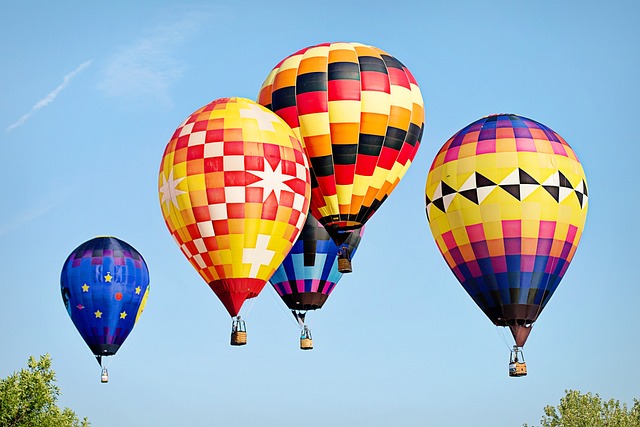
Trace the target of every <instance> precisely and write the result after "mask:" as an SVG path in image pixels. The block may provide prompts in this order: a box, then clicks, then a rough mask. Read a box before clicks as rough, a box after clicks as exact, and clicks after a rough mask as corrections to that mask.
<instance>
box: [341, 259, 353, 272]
mask: <svg viewBox="0 0 640 427" xmlns="http://www.w3.org/2000/svg"><path fill="white" fill-rule="evenodd" d="M338 271H339V272H340V273H351V272H352V271H353V269H352V268H351V261H349V260H348V259H347V258H338Z"/></svg>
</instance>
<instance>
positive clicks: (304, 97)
mask: <svg viewBox="0 0 640 427" xmlns="http://www.w3.org/2000/svg"><path fill="white" fill-rule="evenodd" d="M296 103H297V104H298V114H299V115H300V116H304V115H305V114H313V113H326V112H327V111H329V104H328V103H327V92H307V93H301V94H300V95H297V96H296Z"/></svg>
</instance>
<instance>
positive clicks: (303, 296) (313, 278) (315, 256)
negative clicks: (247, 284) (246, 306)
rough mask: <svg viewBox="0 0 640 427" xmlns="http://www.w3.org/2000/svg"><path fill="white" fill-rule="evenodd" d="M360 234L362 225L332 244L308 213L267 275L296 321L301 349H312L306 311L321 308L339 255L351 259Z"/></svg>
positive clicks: (336, 273) (334, 280)
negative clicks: (299, 332)
mask: <svg viewBox="0 0 640 427" xmlns="http://www.w3.org/2000/svg"><path fill="white" fill-rule="evenodd" d="M363 233H364V227H362V228H360V229H358V230H355V231H353V232H352V233H351V234H350V235H349V237H348V238H347V239H346V240H345V241H344V243H342V244H341V245H340V246H336V244H335V243H334V242H333V240H332V239H331V237H330V236H329V233H328V232H327V230H326V229H325V228H324V227H323V226H322V224H320V223H319V222H318V220H316V219H315V218H314V217H313V216H312V215H308V216H307V220H306V222H305V224H304V227H303V228H302V233H300V237H298V240H297V241H296V242H295V243H294V245H293V247H292V248H291V251H290V252H289V254H288V255H287V256H286V257H285V259H284V261H283V262H282V264H281V265H280V267H278V269H277V270H276V271H275V273H274V274H273V276H271V279H270V282H271V285H272V286H273V287H274V289H275V290H276V292H277V293H278V295H279V296H280V298H282V301H284V303H285V304H286V305H287V307H288V308H289V309H290V310H291V312H292V313H293V316H294V317H295V318H296V320H297V321H298V322H299V324H300V327H301V329H302V334H301V336H300V348H301V349H303V350H310V349H312V348H313V341H312V340H311V331H310V330H309V327H308V326H307V325H306V324H305V323H304V321H305V315H306V312H307V311H308V310H317V309H320V308H322V306H323V305H324V303H325V301H326V300H327V298H328V297H329V294H331V292H332V291H333V289H334V288H335V286H336V284H337V283H338V281H339V280H340V278H342V273H340V272H339V271H338V264H339V262H340V261H341V259H339V255H342V256H343V259H346V258H348V259H351V258H352V257H353V255H355V252H356V249H357V247H358V245H359V244H360V239H361V237H362V234H363Z"/></svg>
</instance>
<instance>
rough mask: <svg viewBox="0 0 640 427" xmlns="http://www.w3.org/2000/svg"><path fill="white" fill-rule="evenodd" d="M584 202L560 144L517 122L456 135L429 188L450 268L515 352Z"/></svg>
mask: <svg viewBox="0 0 640 427" xmlns="http://www.w3.org/2000/svg"><path fill="white" fill-rule="evenodd" d="M587 201H588V194H587V183H586V177H585V174H584V171H583V169H582V166H581V164H580V162H579V161H578V158H577V157H576V155H575V153H574V151H573V150H572V149H571V147H569V145H568V144H567V143H566V141H565V140H564V139H562V137H561V136H560V135H558V134H557V133H555V132H554V131H553V130H551V129H550V128H548V127H547V126H545V125H543V124H541V123H538V122H536V121H534V120H531V119H527V118H524V117H520V116H517V115H513V114H499V115H492V116H488V117H484V118H482V119H480V120H477V121H475V122H474V123H472V124H470V125H468V126H467V127H465V128H464V129H462V130H461V131H459V132H458V133H456V134H455V135H454V136H453V137H451V138H450V139H449V140H448V141H447V142H446V143H445V144H444V146H443V147H442V149H441V150H440V152H439V153H438V154H437V156H436V158H435V160H434V162H433V164H432V166H431V170H430V172H429V175H428V177H427V183H426V212H427V218H428V220H429V225H430V228H431V232H432V234H433V236H434V238H435V240H436V243H437V245H438V248H439V249H440V251H441V252H442V255H443V256H444V258H445V260H446V262H447V264H448V265H449V267H450V268H451V270H452V271H453V273H454V274H455V276H456V278H457V279H458V280H459V281H460V283H461V284H462V286H463V287H464V289H465V290H466V291H467V293H468V294H469V295H470V296H471V297H472V298H473V300H474V301H475V302H476V304H477V305H478V306H479V307H480V308H481V309H482V310H483V312H484V313H485V314H486V315H487V317H489V319H491V321H492V322H493V323H494V324H496V325H499V326H509V327H510V328H511V331H512V333H513V335H514V338H515V340H516V344H517V345H518V346H523V345H524V343H525V341H526V339H527V337H528V335H529V332H530V326H531V325H532V324H533V322H535V321H536V319H537V318H538V316H539V315H540V312H541V311H542V309H543V308H544V307H545V305H546V304H547V303H548V302H549V299H550V298H551V296H552V295H553V293H554V291H555V290H556V288H557V287H558V284H559V283H560V280H561V279H562V277H563V276H564V274H565V272H566V270H567V268H568V267H569V264H570V262H571V260H572V259H573V256H574V254H575V251H576V248H577V246H578V242H579V241H580V237H581V235H582V230H583V227H584V224H585V219H586V214H587V207H588V203H587Z"/></svg>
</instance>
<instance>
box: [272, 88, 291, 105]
mask: <svg viewBox="0 0 640 427" xmlns="http://www.w3.org/2000/svg"><path fill="white" fill-rule="evenodd" d="M294 105H296V88H295V87H293V86H288V87H283V88H280V89H278V90H275V91H273V93H272V94H271V106H272V110H273V111H278V110H280V109H282V108H287V107H293V106H294Z"/></svg>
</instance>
